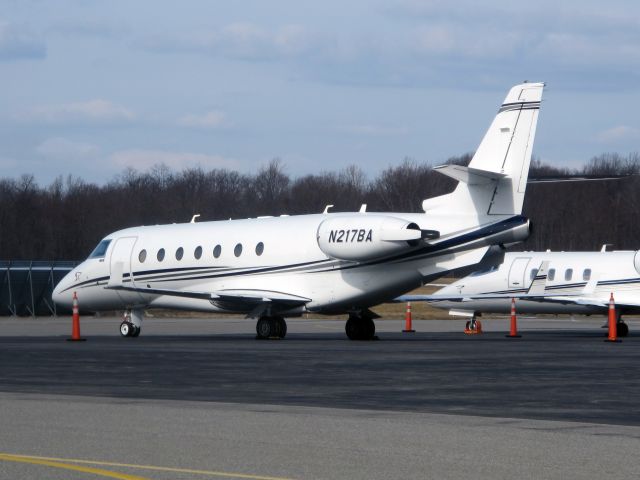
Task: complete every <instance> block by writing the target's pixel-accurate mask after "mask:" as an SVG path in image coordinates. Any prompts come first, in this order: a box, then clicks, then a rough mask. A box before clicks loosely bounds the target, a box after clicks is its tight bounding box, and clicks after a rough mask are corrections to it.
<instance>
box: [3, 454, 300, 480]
mask: <svg viewBox="0 0 640 480" xmlns="http://www.w3.org/2000/svg"><path fill="white" fill-rule="evenodd" d="M1 460H5V461H9V462H23V463H32V464H34V465H47V466H50V467H56V468H66V469H68V470H76V471H80V472H86V473H95V474H96V475H102V476H103V477H110V478H118V479H121V480H148V479H146V478H144V477H136V476H134V475H126V474H124V473H116V472H111V471H108V470H101V469H95V468H89V467H81V466H80V465H98V466H101V467H119V468H131V469H138V470H152V471H156V472H171V473H192V474H194V475H203V476H209V477H227V478H244V479H249V480H293V479H291V478H286V477H269V476H264V475H252V474H249V473H234V472H222V471H214V470H194V469H190V468H172V467H158V466H154V465H134V464H129V463H116V462H100V461H94V460H80V459H75V458H54V457H36V456H32V455H13V454H7V453H0V461H1ZM64 462H69V463H64ZM74 463H75V464H78V465H72V464H74Z"/></svg>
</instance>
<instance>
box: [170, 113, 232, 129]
mask: <svg viewBox="0 0 640 480" xmlns="http://www.w3.org/2000/svg"><path fill="white" fill-rule="evenodd" d="M228 124H229V123H228V121H227V116H226V115H225V113H224V112H221V111H219V110H211V111H209V112H206V113H203V114H200V115H198V114H193V113H190V114H188V115H185V116H183V117H181V118H179V119H178V125H180V126H181V127H190V128H202V129H215V128H220V127H224V126H227V125H228Z"/></svg>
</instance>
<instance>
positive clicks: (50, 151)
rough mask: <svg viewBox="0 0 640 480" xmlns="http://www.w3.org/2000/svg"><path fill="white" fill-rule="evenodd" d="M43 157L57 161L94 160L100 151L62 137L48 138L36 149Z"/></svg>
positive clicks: (91, 146) (86, 144) (93, 146)
mask: <svg viewBox="0 0 640 480" xmlns="http://www.w3.org/2000/svg"><path fill="white" fill-rule="evenodd" d="M36 152H38V153H39V154H40V155H42V156H43V157H47V158H53V159H59V160H82V159H87V158H95V157H96V156H97V155H98V154H99V152H100V149H99V148H98V147H97V146H96V145H92V144H90V143H82V142H73V141H71V140H68V139H66V138H62V137H53V138H48V139H47V140H45V141H44V142H42V143H41V144H40V145H38V146H37V147H36Z"/></svg>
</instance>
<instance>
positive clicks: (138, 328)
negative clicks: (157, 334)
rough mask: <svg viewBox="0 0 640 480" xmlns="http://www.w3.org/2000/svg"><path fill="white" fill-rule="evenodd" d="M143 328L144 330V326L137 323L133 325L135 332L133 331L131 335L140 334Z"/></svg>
mask: <svg viewBox="0 0 640 480" xmlns="http://www.w3.org/2000/svg"><path fill="white" fill-rule="evenodd" d="M141 330H142V328H140V327H138V326H137V325H133V332H131V336H132V337H137V336H139V335H140V331H141Z"/></svg>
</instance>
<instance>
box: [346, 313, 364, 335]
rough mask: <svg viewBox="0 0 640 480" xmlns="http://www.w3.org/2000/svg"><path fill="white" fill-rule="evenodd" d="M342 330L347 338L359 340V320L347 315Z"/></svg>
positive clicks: (360, 331)
mask: <svg viewBox="0 0 640 480" xmlns="http://www.w3.org/2000/svg"><path fill="white" fill-rule="evenodd" d="M344 331H345V332H346V334H347V337H348V338H349V340H360V339H361V338H362V329H361V328H360V322H359V321H358V320H356V319H355V318H353V317H349V319H348V320H347V323H346V325H345V326H344Z"/></svg>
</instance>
